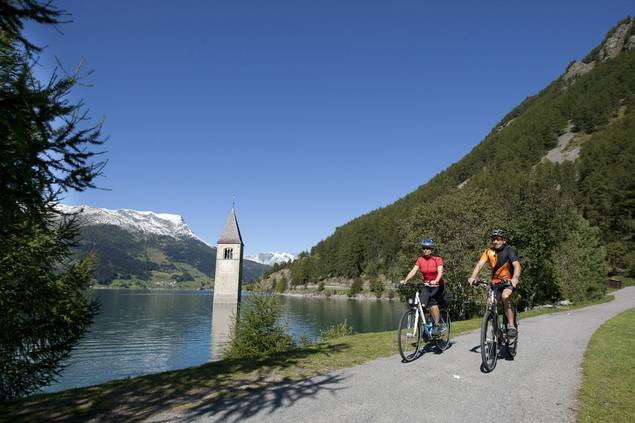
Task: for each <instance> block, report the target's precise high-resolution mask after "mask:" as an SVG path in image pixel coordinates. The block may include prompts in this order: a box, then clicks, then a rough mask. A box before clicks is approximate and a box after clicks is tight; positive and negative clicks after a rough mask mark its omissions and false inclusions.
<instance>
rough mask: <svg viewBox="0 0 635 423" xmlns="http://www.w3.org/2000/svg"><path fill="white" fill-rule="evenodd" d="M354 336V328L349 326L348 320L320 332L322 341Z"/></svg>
mask: <svg viewBox="0 0 635 423" xmlns="http://www.w3.org/2000/svg"><path fill="white" fill-rule="evenodd" d="M352 334H353V327H352V326H350V325H349V324H348V320H347V319H344V321H343V322H340V323H337V324H334V325H331V326H329V327H328V328H326V329H324V330H321V331H320V339H321V340H322V341H327V340H329V339H335V338H340V337H342V336H348V335H352Z"/></svg>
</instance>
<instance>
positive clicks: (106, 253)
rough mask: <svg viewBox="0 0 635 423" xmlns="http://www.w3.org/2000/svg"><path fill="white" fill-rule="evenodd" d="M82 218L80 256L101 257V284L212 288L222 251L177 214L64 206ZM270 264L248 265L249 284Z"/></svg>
mask: <svg viewBox="0 0 635 423" xmlns="http://www.w3.org/2000/svg"><path fill="white" fill-rule="evenodd" d="M58 207H59V210H60V211H61V212H63V213H66V214H76V215H77V220H78V223H79V226H80V235H79V238H78V245H77V246H76V247H75V248H74V253H75V254H76V255H77V256H78V257H83V256H85V255H86V254H89V253H94V254H96V256H97V257H98V260H97V264H96V268H95V269H94V270H95V273H94V275H95V279H96V280H97V282H98V283H99V284H101V285H113V286H129V287H161V288H164V287H173V288H174V287H190V288H192V287H203V286H206V287H209V286H210V284H211V283H212V280H213V278H214V274H215V272H216V247H214V246H210V245H209V244H207V243H205V242H204V241H202V240H201V239H200V238H198V237H197V236H196V235H195V234H194V233H193V232H192V230H191V229H190V227H189V226H188V225H187V224H186V223H185V221H184V220H183V218H182V217H181V216H179V215H176V214H167V213H155V212H151V211H137V210H129V209H119V210H108V209H101V208H97V207H91V206H66V205H59V206H58ZM268 268H269V266H266V265H263V264H261V263H254V262H253V261H251V260H245V261H244V262H243V281H244V282H249V281H253V280H256V279H258V278H259V277H260V275H262V273H263V272H264V271H266V270H267V269H268Z"/></svg>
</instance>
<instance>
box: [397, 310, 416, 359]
mask: <svg viewBox="0 0 635 423" xmlns="http://www.w3.org/2000/svg"><path fill="white" fill-rule="evenodd" d="M420 345H421V320H420V319H418V318H417V313H416V310H414V309H410V310H407V311H406V312H405V313H404V314H403V316H401V321H399V329H398V331H397V346H398V347H399V354H401V358H403V360H404V361H406V362H409V361H412V360H414V359H415V358H416V357H417V353H418V352H419V346H420Z"/></svg>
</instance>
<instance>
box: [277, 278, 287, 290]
mask: <svg viewBox="0 0 635 423" xmlns="http://www.w3.org/2000/svg"><path fill="white" fill-rule="evenodd" d="M275 287H276V291H277V292H284V291H286V290H287V289H288V288H289V281H288V280H287V277H286V276H285V275H282V276H280V279H278V280H277V281H276V285H275Z"/></svg>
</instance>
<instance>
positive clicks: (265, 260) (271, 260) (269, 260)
mask: <svg viewBox="0 0 635 423" xmlns="http://www.w3.org/2000/svg"><path fill="white" fill-rule="evenodd" d="M245 258H246V259H247V260H252V261H255V262H258V263H262V264H266V265H267V266H273V265H274V264H276V263H278V264H279V263H284V262H287V261H293V260H295V259H296V255H295V254H291V253H276V252H269V253H260V254H258V255H257V256H247V257H245Z"/></svg>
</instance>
